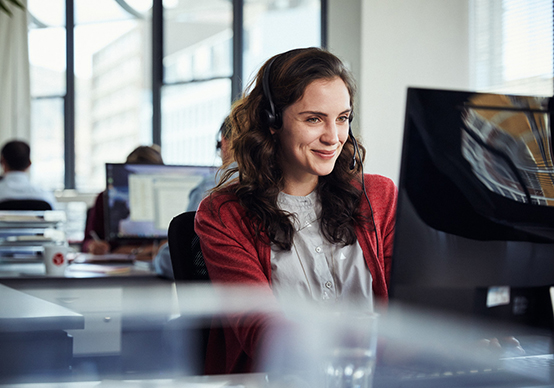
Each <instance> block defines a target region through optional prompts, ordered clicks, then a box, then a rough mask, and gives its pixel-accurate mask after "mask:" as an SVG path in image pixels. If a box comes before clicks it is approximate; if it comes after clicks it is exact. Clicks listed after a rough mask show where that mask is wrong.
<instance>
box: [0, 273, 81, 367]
mask: <svg viewBox="0 0 554 388" xmlns="http://www.w3.org/2000/svg"><path fill="white" fill-rule="evenodd" d="M84 325H85V320H84V317H83V316H82V315H81V314H78V313H75V312H74V311H71V310H69V309H67V308H65V307H62V306H59V305H56V304H54V303H51V302H47V301H45V300H42V299H39V298H36V297H34V296H31V295H28V294H25V293H23V292H20V291H17V290H14V289H11V288H9V287H6V286H4V285H1V284H0V376H10V375H20V374H32V373H41V372H48V373H51V372H55V373H58V374H59V373H69V371H70V367H71V361H72V357H73V350H72V346H73V338H72V337H71V336H69V335H68V334H67V332H66V330H71V329H72V330H81V329H83V328H84Z"/></svg>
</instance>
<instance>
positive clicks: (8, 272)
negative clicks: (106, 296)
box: [0, 261, 156, 278]
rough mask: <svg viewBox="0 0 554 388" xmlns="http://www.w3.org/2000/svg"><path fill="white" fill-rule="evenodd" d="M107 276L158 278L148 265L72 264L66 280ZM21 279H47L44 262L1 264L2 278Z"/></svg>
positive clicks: (67, 270)
mask: <svg viewBox="0 0 554 388" xmlns="http://www.w3.org/2000/svg"><path fill="white" fill-rule="evenodd" d="M106 276H150V277H152V276H156V273H155V272H154V271H153V270H152V269H150V268H148V265H147V263H119V264H111V263H110V264H97V263H94V264H93V263H91V264H85V263H75V264H70V265H69V266H68V267H67V269H66V271H65V277H66V278H89V277H106ZM19 277H46V272H45V268H44V264H43V263H42V262H36V261H35V262H22V263H17V262H9V263H0V278H19Z"/></svg>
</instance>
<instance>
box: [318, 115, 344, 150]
mask: <svg viewBox="0 0 554 388" xmlns="http://www.w3.org/2000/svg"><path fill="white" fill-rule="evenodd" d="M340 129H341V128H339V126H338V125H337V123H336V122H335V121H331V122H328V123H327V124H326V125H325V128H324V130H323V133H322V134H321V138H320V140H321V142H322V143H324V144H329V145H333V144H337V143H338V142H339V141H340V139H339V133H340Z"/></svg>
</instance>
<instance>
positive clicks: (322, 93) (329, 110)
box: [272, 77, 351, 195]
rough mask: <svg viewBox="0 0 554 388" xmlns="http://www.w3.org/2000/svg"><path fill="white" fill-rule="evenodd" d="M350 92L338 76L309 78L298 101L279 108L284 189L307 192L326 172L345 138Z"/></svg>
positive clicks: (280, 157) (330, 167) (333, 165)
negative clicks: (281, 120)
mask: <svg viewBox="0 0 554 388" xmlns="http://www.w3.org/2000/svg"><path fill="white" fill-rule="evenodd" d="M350 112H351V108H350V94H349V93H348V89H347V88H346V85H345V83H344V81H343V80H342V79H341V78H339V77H336V78H333V79H330V80H329V79H321V80H316V81H313V82H312V83H311V84H309V85H308V87H307V88H306V90H305V91H304V95H303V96H302V98H301V99H300V100H298V101H297V102H295V103H294V104H292V105H290V106H288V107H287V108H285V110H284V111H283V127H282V128H281V129H280V130H278V131H275V130H273V129H272V133H276V134H277V136H278V137H279V140H280V142H281V153H280V155H279V161H280V164H281V168H282V169H283V174H284V178H285V187H284V192H285V193H287V194H291V195H307V194H309V193H311V192H312V191H313V190H314V188H315V186H316V185H317V182H318V179H319V177H320V176H325V175H328V174H330V173H331V172H332V171H333V168H334V167H335V162H336V160H337V158H338V157H339V155H340V153H341V151H342V147H343V145H344V143H345V142H346V140H347V138H348V127H349V125H348V124H349V122H348V117H349V115H350Z"/></svg>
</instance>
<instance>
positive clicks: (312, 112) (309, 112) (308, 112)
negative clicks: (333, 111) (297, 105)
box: [298, 108, 352, 117]
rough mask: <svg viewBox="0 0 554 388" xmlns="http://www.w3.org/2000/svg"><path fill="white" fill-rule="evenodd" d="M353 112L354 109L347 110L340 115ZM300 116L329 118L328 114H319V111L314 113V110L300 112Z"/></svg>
mask: <svg viewBox="0 0 554 388" xmlns="http://www.w3.org/2000/svg"><path fill="white" fill-rule="evenodd" d="M350 112H352V109H350V108H349V109H346V110H343V111H342V112H340V113H339V115H342V114H345V113H350ZM298 114H300V115H306V114H310V115H320V116H325V117H327V116H328V115H327V113H323V112H318V111H313V110H306V111H304V112H299V113H298Z"/></svg>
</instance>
